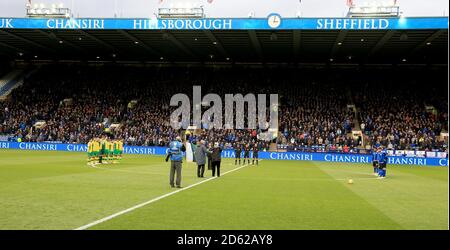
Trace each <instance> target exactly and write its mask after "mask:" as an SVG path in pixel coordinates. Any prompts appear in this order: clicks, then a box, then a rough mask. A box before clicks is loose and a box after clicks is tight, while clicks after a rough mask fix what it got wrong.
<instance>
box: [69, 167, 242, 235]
mask: <svg viewBox="0 0 450 250" xmlns="http://www.w3.org/2000/svg"><path fill="white" fill-rule="evenodd" d="M247 166H248V164H245V165H242V166H240V167H238V168H235V169H232V170H229V171H227V172H224V173H222V176H223V175H226V174H229V173H232V172H234V171H237V170H239V169H241V168H244V167H247ZM216 178H218V177H216V176H215V177H210V178H208V179H206V180H203V181H199V182H197V183H194V184H191V185H189V186H187V187H184V188H180V189H178V190H175V191H173V192H170V193H167V194H164V195H161V196H158V197H156V198H154V199H151V200H149V201H146V202H143V203H140V204H137V205H135V206H133V207H130V208H127V209H125V210H122V211H119V212H117V213H115V214H111V215H109V216H106V217H104V218H102V219H99V220H96V221H93V222H91V223H89V224H86V225H84V226H81V227H78V228H75V229H74V230H85V229H88V228H90V227H93V226H95V225H98V224H100V223H103V222H105V221H108V220H111V219H113V218H116V217H118V216H120V215H123V214H126V213H129V212H131V211H133V210H136V209H138V208H141V207H143V206H146V205H148V204H151V203H153V202H156V201H159V200H161V199H164V198H166V197H169V196H171V195H174V194H176V193H179V192H181V191H184V190H187V189H190V188H193V187H195V186H198V185H200V184H202V183H205V182H208V181H211V180H214V179H216Z"/></svg>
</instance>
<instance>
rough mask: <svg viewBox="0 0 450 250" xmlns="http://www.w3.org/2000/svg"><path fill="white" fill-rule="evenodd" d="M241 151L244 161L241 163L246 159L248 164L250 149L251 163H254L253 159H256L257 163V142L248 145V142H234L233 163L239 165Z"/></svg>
mask: <svg viewBox="0 0 450 250" xmlns="http://www.w3.org/2000/svg"><path fill="white" fill-rule="evenodd" d="M242 151H244V157H243V158H244V161H243V163H242V164H243V165H245V160H247V161H248V164H250V151H253V154H252V165H255V161H256V165H258V161H259V156H258V154H259V146H258V144H254V145H250V144H249V143H247V144H236V145H235V146H234V154H235V157H234V165H238V163H239V165H241V156H242Z"/></svg>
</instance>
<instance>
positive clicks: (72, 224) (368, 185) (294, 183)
mask: <svg viewBox="0 0 450 250" xmlns="http://www.w3.org/2000/svg"><path fill="white" fill-rule="evenodd" d="M223 165H224V166H223V167H222V172H226V171H229V170H232V169H235V168H236V167H235V166H234V165H233V164H232V161H231V160H228V159H226V160H224V162H223ZM101 168H102V169H96V168H92V167H88V166H87V165H86V162H85V154H82V153H69V152H45V151H39V152H38V151H16V150H0V229H75V228H78V227H80V226H83V225H86V224H88V223H90V222H93V221H95V220H98V219H101V218H104V217H106V216H108V215H111V214H114V213H116V212H119V211H121V210H124V209H127V208H130V207H132V206H134V205H137V204H140V203H142V202H145V201H148V200H151V199H153V198H156V197H158V196H161V195H164V194H167V193H170V192H172V191H174V189H172V188H170V187H169V185H168V171H169V167H168V163H166V162H164V160H163V157H159V156H142V155H126V156H125V157H124V159H123V161H122V163H120V164H117V165H112V166H111V165H109V166H101ZM371 170H372V168H371V166H370V165H369V164H365V165H364V164H344V163H323V162H301V161H269V160H265V161H262V162H261V163H260V165H259V167H254V166H248V167H244V168H242V169H239V170H237V171H234V172H231V173H229V174H227V175H224V176H222V177H220V178H219V179H214V180H211V181H207V182H205V183H202V184H200V185H197V186H195V187H193V188H190V189H187V190H183V191H181V192H179V193H176V194H174V195H171V196H169V197H166V198H164V199H161V200H158V201H156V202H154V203H151V204H149V205H146V206H144V207H141V208H138V209H136V210H133V211H131V212H129V213H126V214H123V215H120V216H118V217H115V218H113V219H111V220H108V221H106V222H103V223H100V224H98V225H95V226H93V227H92V228H90V229H448V168H447V167H418V166H400V165H399V166H388V178H386V179H384V180H377V179H376V178H375V177H374V176H372V175H371ZM206 174H207V176H208V177H209V176H210V175H211V174H210V172H209V171H207V173H206ZM349 178H352V179H353V180H354V184H352V185H350V184H348V183H347V180H348V179H349ZM202 180H204V179H198V178H197V177H196V167H195V164H192V163H190V164H186V163H184V164H183V183H182V184H183V186H185V187H186V186H188V185H191V184H194V183H197V182H199V181H202Z"/></svg>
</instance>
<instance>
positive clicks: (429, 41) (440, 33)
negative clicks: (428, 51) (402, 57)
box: [409, 30, 445, 55]
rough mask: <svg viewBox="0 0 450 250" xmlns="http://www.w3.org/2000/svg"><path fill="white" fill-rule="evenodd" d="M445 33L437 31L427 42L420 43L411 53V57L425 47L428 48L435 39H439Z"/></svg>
mask: <svg viewBox="0 0 450 250" xmlns="http://www.w3.org/2000/svg"><path fill="white" fill-rule="evenodd" d="M444 32H445V30H437V31H436V32H434V33H433V34H432V35H431V36H429V37H428V38H427V39H425V41H423V42H421V43H419V44H418V45H417V46H416V47H415V48H414V49H413V50H411V52H410V53H409V55H413V54H415V53H416V52H417V51H419V50H420V49H422V48H423V47H425V46H427V44H428V43H431V42H432V41H434V39H436V38H438V37H439V36H440V35H442V34H443V33H444Z"/></svg>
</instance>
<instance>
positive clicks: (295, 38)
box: [293, 30, 302, 59]
mask: <svg viewBox="0 0 450 250" xmlns="http://www.w3.org/2000/svg"><path fill="white" fill-rule="evenodd" d="M301 38H302V33H301V31H300V30H294V32H293V43H294V44H293V46H294V58H295V59H297V58H298V57H299V55H300V42H301Z"/></svg>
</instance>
